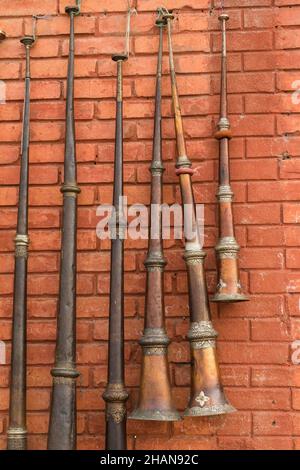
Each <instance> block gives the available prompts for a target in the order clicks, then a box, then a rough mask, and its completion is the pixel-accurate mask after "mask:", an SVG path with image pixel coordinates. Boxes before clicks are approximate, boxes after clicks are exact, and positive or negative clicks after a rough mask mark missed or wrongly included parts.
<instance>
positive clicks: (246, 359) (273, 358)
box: [219, 342, 288, 364]
mask: <svg viewBox="0 0 300 470" xmlns="http://www.w3.org/2000/svg"><path fill="white" fill-rule="evenodd" d="M219 349H220V362H221V363H226V364H228V363H229V364H230V363H231V362H235V363H237V364H249V363H250V364H261V363H262V364H265V363H269V364H284V363H286V361H287V359H288V345H287V344H284V343H278V344H276V348H275V347H272V346H271V344H270V343H264V344H258V343H249V344H244V343H242V342H240V343H230V342H226V343H225V342H219Z"/></svg>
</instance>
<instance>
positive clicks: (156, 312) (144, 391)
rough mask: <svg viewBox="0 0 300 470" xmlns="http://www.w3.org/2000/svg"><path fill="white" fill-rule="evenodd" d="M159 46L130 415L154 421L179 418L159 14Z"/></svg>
mask: <svg viewBox="0 0 300 470" xmlns="http://www.w3.org/2000/svg"><path fill="white" fill-rule="evenodd" d="M156 25H157V26H158V28H159V50H158V62H157V77H156V98H155V118H154V137H153V155H152V163H151V167H150V171H151V215H150V224H149V238H148V240H149V241H148V256H147V259H146V261H145V267H146V270H147V281H146V307H145V319H144V322H145V326H144V334H143V337H142V338H141V340H140V344H141V346H142V349H143V358H142V372H141V382H140V393H139V401H138V405H137V408H136V409H135V410H134V411H133V412H132V413H131V415H130V416H129V418H131V419H140V420H156V421H178V420H179V419H181V418H180V415H179V413H178V412H177V411H176V409H175V407H174V406H173V401H172V395H171V383H170V377H169V366H168V356H167V354H168V352H167V348H168V345H169V343H170V340H169V338H168V336H167V334H166V328H165V306H164V268H165V265H166V261H165V259H164V255H163V244H162V214H161V205H162V177H163V172H164V167H163V162H162V129H161V120H162V117H161V76H162V54H163V28H164V26H165V25H166V22H165V21H164V20H163V19H161V18H159V19H158V20H157V21H156Z"/></svg>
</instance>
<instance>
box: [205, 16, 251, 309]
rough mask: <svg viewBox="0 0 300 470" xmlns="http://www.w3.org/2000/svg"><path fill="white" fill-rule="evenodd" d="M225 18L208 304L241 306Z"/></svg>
mask: <svg viewBox="0 0 300 470" xmlns="http://www.w3.org/2000/svg"><path fill="white" fill-rule="evenodd" d="M228 19H229V16H228V15H227V14H225V13H222V14H221V15H220V16H219V20H220V22H221V25H222V72H221V106H220V120H219V123H218V130H217V132H216V133H215V137H216V139H218V140H219V146H220V162H219V181H220V185H219V190H218V193H217V198H218V201H219V227H220V228H219V241H218V244H217V246H216V247H215V250H216V254H217V258H218V271H219V278H218V285H217V290H216V293H215V295H214V296H213V298H212V300H213V301H214V302H241V301H244V300H248V298H247V297H246V296H245V295H244V293H243V292H242V286H241V283H240V278H239V267H238V252H239V249H240V247H239V245H238V243H237V241H236V239H235V235H234V223H233V214H232V201H233V192H232V189H231V186H230V171H229V140H230V139H231V137H232V134H231V129H230V123H229V120H228V115H227V70H226V69H227V52H226V22H227V21H228Z"/></svg>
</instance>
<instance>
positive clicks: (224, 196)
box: [217, 185, 233, 202]
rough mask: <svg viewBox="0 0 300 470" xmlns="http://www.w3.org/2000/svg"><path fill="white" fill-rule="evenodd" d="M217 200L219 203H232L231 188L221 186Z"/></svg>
mask: <svg viewBox="0 0 300 470" xmlns="http://www.w3.org/2000/svg"><path fill="white" fill-rule="evenodd" d="M217 199H218V201H219V202H232V201H233V192H232V189H231V186H227V185H221V186H219V190H218V192H217Z"/></svg>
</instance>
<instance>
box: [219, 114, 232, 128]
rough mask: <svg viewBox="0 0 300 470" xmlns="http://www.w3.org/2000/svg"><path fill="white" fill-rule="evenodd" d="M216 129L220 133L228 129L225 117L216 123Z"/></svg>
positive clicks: (228, 125) (228, 124)
mask: <svg viewBox="0 0 300 470" xmlns="http://www.w3.org/2000/svg"><path fill="white" fill-rule="evenodd" d="M218 129H219V130H220V131H223V130H225V129H230V122H229V120H228V118H227V117H221V119H220V120H219V122H218Z"/></svg>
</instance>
